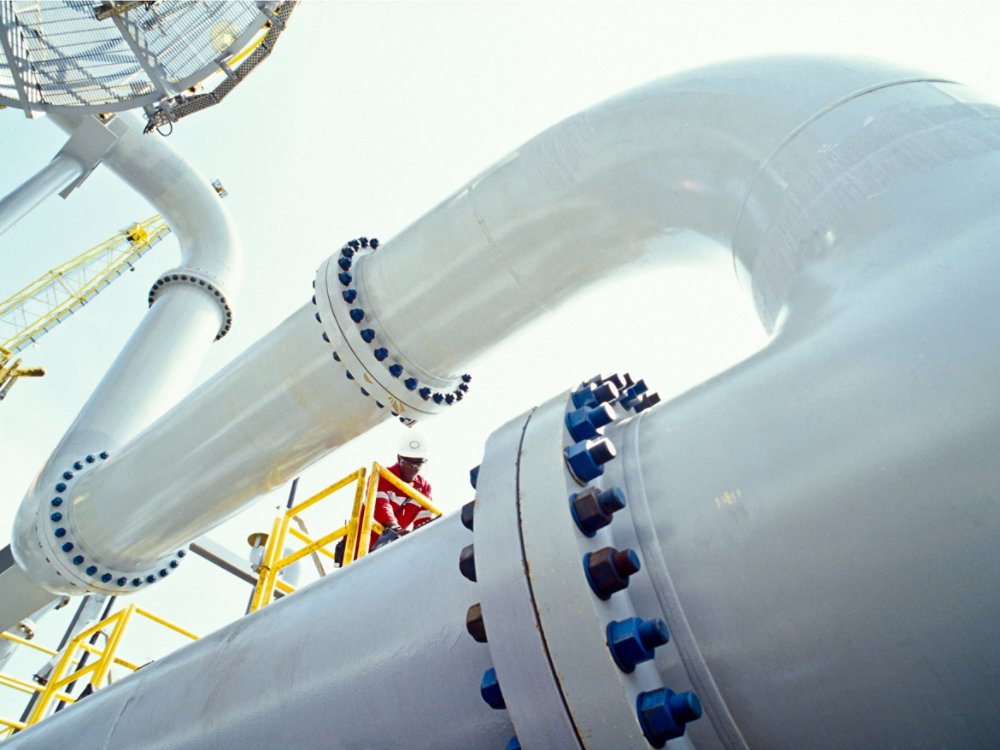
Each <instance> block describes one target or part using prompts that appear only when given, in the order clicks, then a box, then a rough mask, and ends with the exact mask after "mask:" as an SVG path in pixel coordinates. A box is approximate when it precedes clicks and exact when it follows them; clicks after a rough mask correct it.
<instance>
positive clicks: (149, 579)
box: [146, 573, 156, 583]
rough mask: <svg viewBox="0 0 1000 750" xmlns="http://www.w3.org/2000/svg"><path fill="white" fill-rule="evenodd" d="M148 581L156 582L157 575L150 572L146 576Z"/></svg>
mask: <svg viewBox="0 0 1000 750" xmlns="http://www.w3.org/2000/svg"><path fill="white" fill-rule="evenodd" d="M146 583H156V576H154V575H153V574H152V573H150V574H149V575H148V576H146Z"/></svg>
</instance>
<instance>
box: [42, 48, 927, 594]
mask: <svg viewBox="0 0 1000 750" xmlns="http://www.w3.org/2000/svg"><path fill="white" fill-rule="evenodd" d="M916 78H918V76H915V75H914V74H910V73H903V72H899V71H896V70H892V69H886V68H881V67H878V66H874V65H872V64H870V63H865V64H859V63H852V62H845V61H838V62H836V63H830V62H828V61H822V60H818V61H817V60H795V61H788V60H785V61H770V60H768V61H758V62H754V63H738V64H732V65H729V66H720V67H717V68H711V69H707V70H704V71H698V72H695V73H691V74H687V75H683V76H679V77H677V78H673V79H667V80H665V81H662V82H659V83H656V84H652V85H649V86H647V87H645V88H642V89H638V90H636V91H633V92H630V93H628V94H625V95H623V96H621V97H618V98H616V99H613V100H611V101H609V102H607V103H605V104H603V105H600V106H598V107H595V108H594V109H592V110H588V111H587V112H585V113H583V114H580V115H578V116H576V117H574V118H571V119H569V120H567V121H565V122H563V123H561V124H560V125H557V126H555V127H554V128H552V129H550V130H549V131H547V132H545V133H543V134H542V135H540V136H538V137H537V138H536V139H534V140H533V141H531V142H529V143H528V144H526V145H525V146H524V147H523V148H522V149H520V150H519V151H518V152H516V153H515V154H512V155H511V156H510V157H509V158H507V159H506V160H504V161H502V162H501V163H500V164H499V165H497V166H496V167H494V168H493V169H491V170H489V171H488V172H486V173H485V174H483V175H482V176H481V177H479V178H477V179H476V180H474V181H473V182H472V183H470V185H469V186H467V187H466V188H464V189H463V190H461V191H460V192H459V193H457V194H456V195H455V196H453V197H452V198H450V199H449V200H447V201H446V202H445V203H443V204H442V205H441V206H439V207H438V208H437V209H435V210H434V211H432V212H431V213H430V214H429V215H428V216H427V217H426V218H424V219H422V220H421V221H419V222H417V223H416V224H415V225H413V226H412V227H410V228H409V229H407V230H406V231H404V232H403V233H402V234H401V235H400V236H399V237H398V238H396V239H395V240H393V241H392V242H390V243H389V244H388V245H387V246H385V247H383V248H380V249H379V250H378V251H377V252H376V253H375V254H374V255H371V256H368V257H367V258H365V259H363V260H362V261H359V262H358V263H356V264H355V266H354V269H353V273H354V283H355V284H356V286H357V288H358V290H359V300H360V302H359V304H361V305H362V306H363V307H364V310H365V314H366V316H367V317H366V319H365V324H366V325H369V326H371V327H372V328H373V329H374V330H375V331H376V332H377V334H378V335H379V336H380V337H382V339H383V340H384V341H385V342H386V343H387V344H388V345H389V346H390V347H391V348H392V350H393V353H394V356H398V358H399V359H400V361H401V362H403V363H404V364H405V365H406V366H407V367H408V369H412V370H413V371H416V372H418V373H422V374H427V375H428V376H429V377H442V378H444V377H448V376H450V375H453V374H455V371H456V368H457V366H458V365H459V363H461V362H464V361H467V360H468V359H470V358H472V357H474V356H476V355H477V354H480V353H481V352H483V351H485V350H486V349H488V348H489V347H490V346H492V345H493V344H494V343H495V342H496V341H497V340H499V339H500V338H502V337H503V336H505V335H507V334H509V333H511V332H512V331H513V330H515V329H516V328H518V327H519V326H521V325H523V324H524V323H526V322H527V321H528V320H530V319H531V318H533V317H535V316H537V315H538V314H540V313H541V312H543V311H544V310H546V309H548V308H550V307H552V306H553V305H556V304H558V303H559V302H560V301H562V300H563V299H564V298H565V297H567V296H568V295H569V294H570V293H571V291H572V290H574V289H578V288H580V287H582V286H585V285H587V284H589V283H592V282H595V281H597V280H599V279H601V278H602V277H603V276H605V275H606V274H607V273H609V272H611V271H612V270H615V269H618V268H621V267H628V266H635V267H645V266H648V265H649V264H650V263H652V262H654V261H655V262H669V261H670V260H672V258H673V253H672V251H677V250H678V249H679V248H682V247H683V232H684V231H693V232H697V233H699V234H702V235H705V236H707V237H710V238H712V239H714V240H716V241H718V242H719V243H720V246H721V247H722V248H724V249H725V250H727V251H728V249H729V248H731V247H733V246H734V244H736V243H735V239H736V234H737V227H738V226H741V225H742V227H743V229H742V231H744V232H746V231H748V230H747V229H746V227H748V226H751V227H755V226H758V225H762V226H766V225H767V224H768V223H769V222H770V221H771V219H772V218H773V217H772V216H771V215H770V214H769V213H767V212H758V211H756V210H755V207H754V206H753V205H751V206H750V209H751V210H745V208H746V206H747V201H748V199H749V197H750V196H751V194H752V193H753V191H754V189H755V187H756V186H757V185H758V183H761V184H764V185H767V184H769V181H770V180H771V175H769V174H768V171H767V169H768V163H769V159H771V157H772V156H773V154H775V153H776V152H779V151H780V150H781V148H782V147H783V146H784V145H785V144H786V141H788V140H789V139H791V138H793V137H795V136H796V134H798V132H799V130H800V129H801V128H802V126H803V124H804V123H808V122H809V121H810V120H811V118H814V117H817V116H819V115H822V114H823V113H825V112H827V111H828V110H829V109H831V108H834V107H836V105H837V104H838V103H840V102H841V101H843V100H848V99H851V98H852V97H855V96H858V95H859V94H861V93H863V92H865V91H869V90H877V89H880V88H884V87H886V86H891V85H894V84H899V83H900V82H905V81H913V80H915V79H916ZM851 127H854V126H853V125H852V126H851ZM804 140H805V141H806V142H807V143H808V144H810V145H811V146H812V147H815V148H818V147H819V146H821V145H822V133H821V132H819V131H817V132H815V133H810V134H809V135H808V136H807V137H805V138H804ZM679 235H680V239H679ZM756 251H757V248H756V247H755V246H749V247H747V248H746V250H745V252H746V255H745V257H744V256H743V255H737V258H736V262H737V265H740V264H753V263H756V258H755V257H754V256H753V255H752V254H753V253H754V252H756ZM761 252H762V253H763V254H764V255H765V256H766V253H767V249H766V248H765V249H762V250H761ZM777 265H778V267H781V266H780V264H777ZM782 272H783V274H784V275H777V276H775V275H774V274H772V273H771V272H770V270H769V272H768V274H766V275H765V277H764V279H763V282H762V283H763V284H764V286H763V287H762V288H763V289H764V290H771V289H772V288H776V285H777V284H778V283H779V282H780V283H786V282H787V278H791V277H794V276H795V275H796V274H797V272H798V269H797V267H796V266H795V265H794V264H792V265H790V266H788V267H787V268H783V269H782ZM754 283H757V277H756V276H754ZM333 284H334V286H335V285H336V282H335V281H334V282H333ZM321 291H322V290H321V289H319V288H318V289H317V293H318V297H319V305H318V307H316V308H314V307H313V306H312V305H311V304H307V305H306V306H305V307H304V308H303V309H302V310H300V311H299V312H298V313H296V314H295V315H293V316H292V318H290V319H289V321H288V322H286V323H285V324H283V325H282V327H281V328H279V329H277V330H276V331H274V332H272V333H271V334H269V335H268V336H267V337H266V338H265V339H264V340H263V341H262V342H261V343H260V344H259V345H258V346H257V347H256V348H257V349H258V350H259V353H255V352H254V351H251V352H249V353H248V354H247V355H245V356H244V357H242V358H241V359H240V360H238V361H237V362H236V363H234V364H233V365H232V366H231V367H229V368H227V369H226V371H224V372H223V373H220V375H219V376H218V377H217V378H216V380H215V381H214V382H210V383H208V384H206V385H205V386H204V387H203V388H202V389H200V390H199V391H198V392H196V393H195V394H193V395H192V396H191V397H190V398H189V399H187V400H186V401H185V402H183V403H182V404H180V405H178V407H176V408H175V409H174V410H172V411H171V412H170V413H169V414H168V415H167V416H165V417H164V418H163V419H162V420H161V421H159V422H158V423H157V424H155V425H154V426H153V427H152V428H150V429H149V430H148V431H147V432H146V433H145V435H144V436H143V437H142V438H140V439H138V440H136V441H135V442H134V443H133V444H132V445H129V446H127V448H126V449H125V450H122V451H120V453H119V455H118V456H117V458H116V459H113V460H112V461H111V462H109V463H108V464H107V465H106V466H102V467H101V468H100V469H98V470H95V471H94V472H92V473H90V474H88V475H85V476H84V477H83V478H82V479H81V480H80V482H79V485H78V486H77V489H76V490H75V492H76V493H77V496H79V498H80V500H79V502H76V501H74V508H75V510H76V511H77V512H76V514H75V517H76V520H75V521H74V524H75V525H76V529H77V530H78V531H79V532H80V534H84V535H85V537H84V538H85V540H86V541H85V542H84V543H85V544H86V545H89V548H90V551H91V554H92V556H93V557H95V558H96V559H97V561H98V562H100V563H103V564H106V565H111V564H112V561H114V562H117V563H120V565H121V566H122V567H126V568H128V567H131V566H134V567H136V568H138V567H140V561H142V562H147V561H154V560H156V559H157V558H159V557H160V556H162V555H166V554H169V553H171V552H172V551H173V550H174V549H176V547H177V546H178V545H180V544H183V543H184V542H186V541H189V540H190V539H192V538H195V537H197V536H199V535H200V534H202V533H204V532H205V531H207V530H208V529H210V528H212V527H213V526H214V525H215V524H217V523H219V522H221V521H222V520H224V519H225V518H227V517H229V516H230V515H232V514H233V513H235V512H237V511H238V510H240V509H241V508H243V507H245V506H246V505H247V504H248V503H249V502H250V501H251V500H252V499H253V498H254V497H255V496H257V495H259V494H261V493H263V492H265V491H267V490H268V489H270V488H272V487H274V486H276V485H277V484H279V483H281V482H284V481H286V480H287V479H288V478H290V477H291V476H293V475H294V474H295V473H296V472H298V471H300V470H301V469H302V468H303V467H304V466H307V465H308V464H310V463H311V462H313V461H315V460H316V459H318V458H319V457H321V456H323V455H325V454H326V453H328V452H329V451H331V450H333V449H334V448H336V447H337V446H339V445H342V444H343V443H344V442H346V441H347V440H349V439H350V438H351V437H353V436H356V435H358V434H360V433H362V432H364V431H365V430H367V429H368V428H370V427H371V426H373V425H374V424H376V423H378V422H379V421H381V420H382V419H384V418H385V416H386V411H388V410H387V409H378V408H373V406H372V401H373V400H374V399H373V398H366V397H363V396H361V395H360V394H359V392H358V390H359V384H358V382H351V381H345V380H344V378H345V370H344V367H343V366H342V364H338V363H337V362H334V361H333V360H332V359H331V348H334V349H336V348H340V349H341V350H342V351H343V345H342V342H340V341H339V340H338V339H337V338H336V331H335V327H332V326H331V323H330V321H329V318H330V312H331V308H332V305H336V304H337V299H336V298H335V296H334V295H328V296H327V297H324V295H323V294H320V292H321ZM765 296H767V295H765ZM781 303H782V300H781V299H778V300H777V303H776V304H777V305H778V306H779V307H780V305H781ZM316 312H319V313H321V314H322V316H324V317H323V321H324V322H323V330H324V331H325V332H327V333H328V336H329V337H331V338H332V339H333V340H332V341H331V343H330V344H329V345H326V344H325V342H323V343H319V342H318V339H316V338H312V337H313V336H314V334H310V333H309V327H310V317H311V316H313V315H314V314H315V313H316ZM414 321H419V324H415V323H414ZM307 340H308V341H310V342H311V343H310V344H309V345H308V346H306V347H303V348H300V346H301V343H300V342H303V341H307ZM354 346H358V344H357V342H356V341H355V342H354ZM293 348H294V349H297V350H298V351H296V352H295V353H294V354H293V353H291V351H290V350H291V349H293ZM279 352H280V353H282V354H283V356H279V357H278V361H288V362H294V363H295V367H294V368H289V369H290V370H291V372H292V373H294V374H292V375H290V376H288V377H283V378H277V379H274V378H272V377H271V376H272V373H273V371H274V368H273V360H271V361H270V362H269V364H268V366H266V367H264V366H263V363H264V362H265V361H268V360H266V359H265V357H264V356H263V355H264V354H267V353H275V354H277V353H279ZM370 372H371V374H372V375H373V376H374V377H375V378H377V379H379V382H381V383H382V384H383V385H385V386H386V387H387V388H389V389H393V388H395V389H396V392H397V393H401V392H402V391H401V389H402V385H401V384H400V382H399V380H393V379H392V378H391V377H389V376H388V375H387V374H386V372H385V371H384V370H382V371H379V370H375V369H373V370H371V371H370ZM355 374H356V375H358V374H360V373H355ZM330 383H338V385H337V386H336V388H335V389H331V388H330V387H329V386H328V384H330ZM314 397H315V399H314ZM284 407H287V408H284ZM307 410H308V411H309V412H310V413H309V414H305V413H304V412H306V411H307ZM137 497H140V498H141V500H139V501H137ZM140 519H141V520H140ZM112 524H113V526H112ZM112 529H113V530H112ZM112 538H113V541H112ZM51 579H52V576H50V577H49V580H51ZM91 585H94V584H93V583H92V584H91Z"/></svg>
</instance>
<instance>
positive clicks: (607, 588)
mask: <svg viewBox="0 0 1000 750" xmlns="http://www.w3.org/2000/svg"><path fill="white" fill-rule="evenodd" d="M583 568H584V571H586V574H587V582H588V583H589V584H590V588H591V589H593V591H594V593H595V594H597V596H598V597H599V598H600V599H609V598H610V597H611V595H612V594H614V593H615V592H617V591H621V590H622V589H625V588H628V583H629V577H630V576H631V575H633V574H635V573H638V572H639V568H640V564H639V555H637V554H636V552H635V550H631V549H623V550H616V549H615V548H614V547H604V548H603V549H599V550H597V552H588V553H587V554H586V555H584V556H583Z"/></svg>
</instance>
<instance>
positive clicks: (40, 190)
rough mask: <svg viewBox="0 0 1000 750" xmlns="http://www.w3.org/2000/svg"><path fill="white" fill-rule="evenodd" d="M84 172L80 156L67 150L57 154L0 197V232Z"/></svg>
mask: <svg viewBox="0 0 1000 750" xmlns="http://www.w3.org/2000/svg"><path fill="white" fill-rule="evenodd" d="M82 174H83V166H82V165H81V164H80V163H79V162H77V161H76V159H74V158H72V157H71V156H68V155H66V154H56V156H55V158H54V159H52V161H50V162H49V163H48V164H46V165H45V166H44V167H43V168H42V169H41V170H39V171H38V173H36V174H35V175H34V176H32V177H30V178H29V179H27V180H25V181H24V182H23V183H22V184H21V185H20V186H19V187H16V188H14V190H12V191H11V192H10V193H8V194H7V195H6V196H5V197H4V198H3V200H0V235H2V234H3V233H4V232H6V231H7V230H8V229H10V228H11V227H12V226H13V225H14V224H15V223H16V222H17V221H18V219H20V218H21V217H22V216H24V215H25V214H27V213H28V212H30V211H31V210H32V209H33V208H35V206H37V205H38V204H39V203H41V202H42V201H43V200H45V199H46V198H48V197H49V196H50V195H52V194H53V193H55V192H57V191H59V190H61V189H62V188H64V187H66V186H67V185H69V184H70V183H71V182H73V180H75V179H77V178H79V177H80V175H82Z"/></svg>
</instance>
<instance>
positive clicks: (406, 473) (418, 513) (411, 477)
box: [369, 430, 433, 550]
mask: <svg viewBox="0 0 1000 750" xmlns="http://www.w3.org/2000/svg"><path fill="white" fill-rule="evenodd" d="M429 458H430V453H429V452H428V450H427V439H426V438H425V437H424V436H423V435H421V434H419V433H417V432H414V431H413V430H407V433H406V435H404V436H403V438H402V439H401V440H400V442H399V448H398V450H397V452H396V463H394V464H393V465H392V466H390V467H388V470H389V471H391V472H392V473H393V474H395V475H396V476H397V477H399V478H400V479H402V480H403V481H404V482H406V483H407V484H408V485H410V486H412V487H413V489H415V490H416V491H417V492H419V493H420V494H422V495H423V496H424V497H427V498H430V496H431V486H430V484H429V483H428V481H427V480H426V479H424V478H423V477H422V476H421V475H420V469H421V468H423V466H424V464H425V463H427V460H428V459H429ZM374 516H375V520H376V521H378V522H379V523H380V524H382V527H383V528H384V529H386V530H387V531H388V532H390V533H389V534H388V535H386V536H387V537H388V538H389V539H395V538H398V537H400V536H403V535H404V534H408V533H409V532H410V531H412V530H413V529H418V528H420V527H421V526H423V525H424V524H425V523H427V522H428V521H430V520H432V519H433V516H432V515H431V512H430V511H429V510H427V509H426V508H424V507H423V506H422V505H421V504H420V503H418V502H417V501H416V500H414V499H413V498H411V497H409V496H408V495H406V494H405V493H403V492H402V491H401V490H400V489H399V488H398V487H396V486H395V485H394V484H392V483H391V482H390V481H389V480H388V479H386V478H384V477H379V480H378V489H377V490H376V493H375V513H374ZM383 534H385V532H383ZM378 540H379V536H378V535H377V534H372V539H371V543H370V544H369V550H371V549H373V548H374V547H375V543H376V542H377V541H378ZM384 541H388V539H387V540H384Z"/></svg>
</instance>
